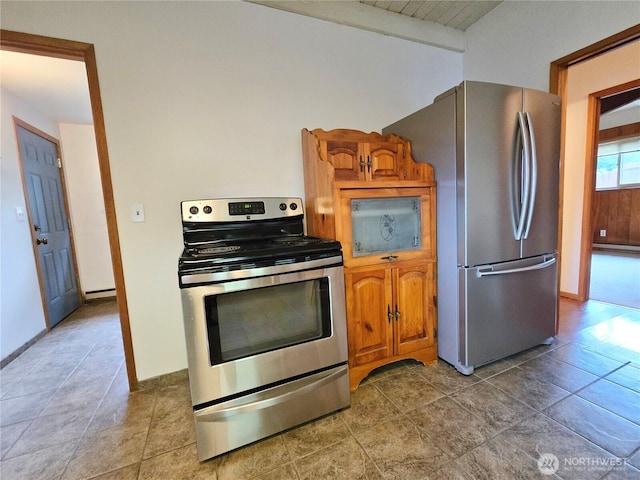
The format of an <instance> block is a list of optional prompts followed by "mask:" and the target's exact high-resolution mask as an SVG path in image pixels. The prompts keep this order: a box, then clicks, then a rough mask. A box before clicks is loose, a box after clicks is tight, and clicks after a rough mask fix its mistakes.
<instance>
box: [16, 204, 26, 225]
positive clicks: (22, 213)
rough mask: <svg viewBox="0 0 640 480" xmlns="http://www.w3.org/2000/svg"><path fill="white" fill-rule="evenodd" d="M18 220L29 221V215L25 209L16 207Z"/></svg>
mask: <svg viewBox="0 0 640 480" xmlns="http://www.w3.org/2000/svg"><path fill="white" fill-rule="evenodd" d="M16 220H18V221H19V222H26V221H27V214H26V213H25V211H24V208H22V207H16Z"/></svg>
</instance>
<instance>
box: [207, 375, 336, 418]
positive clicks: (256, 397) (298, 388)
mask: <svg viewBox="0 0 640 480" xmlns="http://www.w3.org/2000/svg"><path fill="white" fill-rule="evenodd" d="M347 371H348V370H347V367H346V366H344V367H341V368H340V369H338V370H329V371H327V372H322V373H321V374H316V375H313V376H311V377H309V378H307V379H303V380H298V381H297V382H294V383H295V384H296V385H295V386H293V387H292V386H291V385H287V384H285V385H280V386H278V387H274V388H270V389H268V390H266V391H264V392H259V393H255V394H253V395H249V396H248V398H249V400H247V397H244V398H239V399H236V400H232V401H230V402H225V403H222V404H220V405H212V406H210V407H206V408H203V409H201V410H197V411H196V412H195V418H196V421H198V422H215V421H218V420H222V419H224V418H228V417H233V416H235V415H241V414H243V413H248V412H254V411H256V410H261V409H264V408H268V407H272V406H274V405H278V404H281V403H285V402H288V401H290V400H292V399H294V398H296V397H298V396H301V395H304V394H306V393H309V392H310V391H312V390H314V389H316V388H319V387H321V386H323V385H326V384H328V383H331V382H333V381H334V380H336V379H338V378H340V377H342V376H343V375H346V374H347ZM300 383H302V385H300ZM292 388H293V390H292Z"/></svg>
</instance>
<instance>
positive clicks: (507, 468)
mask: <svg viewBox="0 0 640 480" xmlns="http://www.w3.org/2000/svg"><path fill="white" fill-rule="evenodd" d="M455 464H456V465H458V466H459V467H460V468H461V469H462V470H464V472H465V474H467V475H470V476H471V478H473V479H487V480H512V479H516V478H517V479H541V478H549V479H553V478H555V479H558V477H557V476H546V475H544V476H543V475H542V473H541V472H540V470H539V469H538V462H537V460H536V459H534V458H532V457H530V456H529V455H527V454H526V453H524V452H523V451H522V450H520V449H518V448H516V447H514V446H513V445H510V444H509V443H508V442H506V441H505V440H503V439H501V438H500V437H498V438H494V439H492V440H490V441H488V442H486V443H483V444H482V445H480V446H479V447H476V448H474V449H473V450H471V451H470V452H469V453H466V454H465V455H463V456H462V457H460V458H458V459H457V460H456V461H455Z"/></svg>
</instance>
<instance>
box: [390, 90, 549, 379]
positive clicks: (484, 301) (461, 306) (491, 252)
mask: <svg viewBox="0 0 640 480" xmlns="http://www.w3.org/2000/svg"><path fill="white" fill-rule="evenodd" d="M560 111H561V108H560V97H557V96H555V95H551V94H549V93H546V92H541V91H537V90H530V89H526V88H521V87H514V86H508V85H498V84H490V83H483V82H471V81H466V82H463V83H461V84H460V85H459V86H457V87H455V88H452V89H451V90H449V91H447V92H445V93H443V94H442V95H440V96H438V97H436V99H435V100H434V103H433V104H431V105H429V106H427V107H425V108H423V109H422V110H420V111H418V112H416V113H414V114H412V115H410V116H408V117H406V118H404V119H402V120H400V121H398V122H396V123H394V124H392V125H389V126H388V127H386V128H384V129H383V130H382V133H383V134H389V133H395V134H397V135H400V136H402V137H404V138H406V139H408V140H410V141H411V149H412V153H413V157H414V158H415V159H416V160H417V161H418V162H425V163H430V164H432V165H433V167H434V171H435V177H436V181H437V192H438V194H437V195H438V196H437V227H438V229H437V235H438V239H437V248H438V355H439V357H440V358H442V359H443V360H445V361H446V362H448V363H450V364H452V365H453V366H455V367H456V369H457V370H458V371H460V372H461V373H464V374H466V375H469V374H471V373H473V371H474V368H475V367H478V366H480V365H483V364H486V363H489V362H492V361H495V360H498V359H501V358H504V357H507V356H509V355H512V354H515V353H518V352H521V351H523V350H526V349H528V348H531V347H534V346H536V345H538V344H541V343H548V342H550V341H552V337H553V335H555V331H556V321H557V318H556V317H557V305H558V297H557V292H558V282H557V278H558V252H557V249H558V198H559V171H560Z"/></svg>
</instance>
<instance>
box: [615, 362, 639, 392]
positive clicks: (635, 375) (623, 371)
mask: <svg viewBox="0 0 640 480" xmlns="http://www.w3.org/2000/svg"><path fill="white" fill-rule="evenodd" d="M607 380H609V381H611V382H614V383H617V384H618V385H622V386H623V387H626V388H628V389H630V390H633V391H634V392H636V393H640V368H638V367H634V366H633V365H630V364H629V365H625V366H624V367H622V368H620V369H619V370H616V371H615V372H613V373H611V374H609V375H607Z"/></svg>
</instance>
